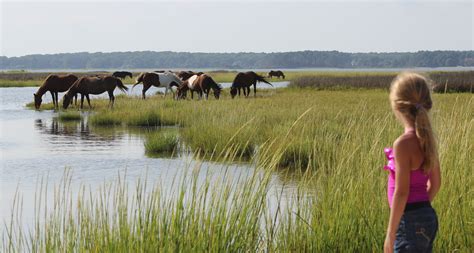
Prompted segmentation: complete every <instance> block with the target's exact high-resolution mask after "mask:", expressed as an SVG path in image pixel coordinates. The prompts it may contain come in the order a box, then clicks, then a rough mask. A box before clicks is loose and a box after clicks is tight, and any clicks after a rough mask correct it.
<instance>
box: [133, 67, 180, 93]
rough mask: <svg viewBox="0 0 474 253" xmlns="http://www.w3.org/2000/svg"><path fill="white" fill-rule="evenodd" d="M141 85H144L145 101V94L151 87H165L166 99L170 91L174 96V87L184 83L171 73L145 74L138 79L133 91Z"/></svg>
mask: <svg viewBox="0 0 474 253" xmlns="http://www.w3.org/2000/svg"><path fill="white" fill-rule="evenodd" d="M139 83H143V89H142V98H143V99H145V92H146V91H147V90H148V89H150V87H151V86H155V87H165V97H166V94H167V93H168V90H171V92H172V93H173V96H174V91H173V89H172V87H173V86H175V87H179V86H180V85H181V83H182V81H181V79H179V78H178V77H177V76H176V75H175V74H174V73H172V72H169V71H168V72H163V73H155V72H144V73H141V74H140V75H139V76H138V77H137V80H136V82H135V84H134V85H133V86H132V89H133V87H135V86H136V85H137V84H139Z"/></svg>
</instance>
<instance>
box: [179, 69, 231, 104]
mask: <svg viewBox="0 0 474 253" xmlns="http://www.w3.org/2000/svg"><path fill="white" fill-rule="evenodd" d="M211 89H212V90H213V91H214V97H215V98H216V99H219V96H220V94H221V90H222V87H221V86H220V85H219V84H217V83H216V82H215V81H214V79H212V78H211V77H210V76H208V75H206V74H201V75H193V76H191V77H190V78H188V80H186V81H184V82H183V83H182V84H181V86H179V87H178V91H177V92H176V93H177V94H176V99H184V98H185V97H186V93H187V91H188V90H190V91H191V99H193V98H194V92H195V91H196V92H197V93H198V94H199V99H201V98H202V95H203V93H204V94H206V99H208V98H209V92H210V90H211Z"/></svg>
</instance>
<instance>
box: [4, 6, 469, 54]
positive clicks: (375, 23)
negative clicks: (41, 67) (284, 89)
mask: <svg viewBox="0 0 474 253" xmlns="http://www.w3.org/2000/svg"><path fill="white" fill-rule="evenodd" d="M0 1H1V3H0V9H1V10H0V13H1V18H0V29H1V30H0V35H1V40H0V55H2V56H9V57H11V56H23V55H29V54H54V53H73V52H116V51H145V50H151V51H177V52H286V51H301V50H324V51H326V50H338V51H342V52H415V51H419V50H474V32H473V30H474V27H473V26H474V25H473V23H474V19H473V15H474V4H473V1H471V0H468V1H416V0H412V1H408V0H399V1H395V0H393V1H384V0H382V1H354V0H346V1H331V2H329V1H258V2H256V1H248V0H241V1H229V0H224V1H222V0H221V1H214V2H209V1H199V0H198V1H154V2H151V1H119V2H117V1H108V0H107V1H77V0H72V1H71V0H64V1H56V2H51V1H49V2H48V1H29V2H19V1H5V0H0Z"/></svg>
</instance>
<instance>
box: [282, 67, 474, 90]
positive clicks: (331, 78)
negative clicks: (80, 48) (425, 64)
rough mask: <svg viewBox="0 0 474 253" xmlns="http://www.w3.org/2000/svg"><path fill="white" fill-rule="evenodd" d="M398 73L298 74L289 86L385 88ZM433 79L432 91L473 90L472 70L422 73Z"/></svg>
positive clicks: (473, 78)
mask: <svg viewBox="0 0 474 253" xmlns="http://www.w3.org/2000/svg"><path fill="white" fill-rule="evenodd" d="M397 74H398V73H395V72H379V73H375V72H366V73H364V72H353V73H351V72H335V73H321V74H319V75H317V74H308V75H300V76H298V77H295V78H293V79H292V81H291V83H290V85H289V87H298V88H315V89H319V90H341V89H385V90H387V89H388V88H389V87H390V83H391V81H392V80H393V78H395V76H396V75H397ZM423 74H424V75H426V76H427V77H428V78H429V79H431V80H432V81H433V84H434V91H435V92H438V93H446V92H470V93H472V92H474V88H473V87H474V71H458V72H443V71H433V72H427V73H423Z"/></svg>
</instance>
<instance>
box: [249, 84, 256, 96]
mask: <svg viewBox="0 0 474 253" xmlns="http://www.w3.org/2000/svg"><path fill="white" fill-rule="evenodd" d="M249 93H250V87H249ZM253 96H254V97H257V84H254V85H253Z"/></svg>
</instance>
